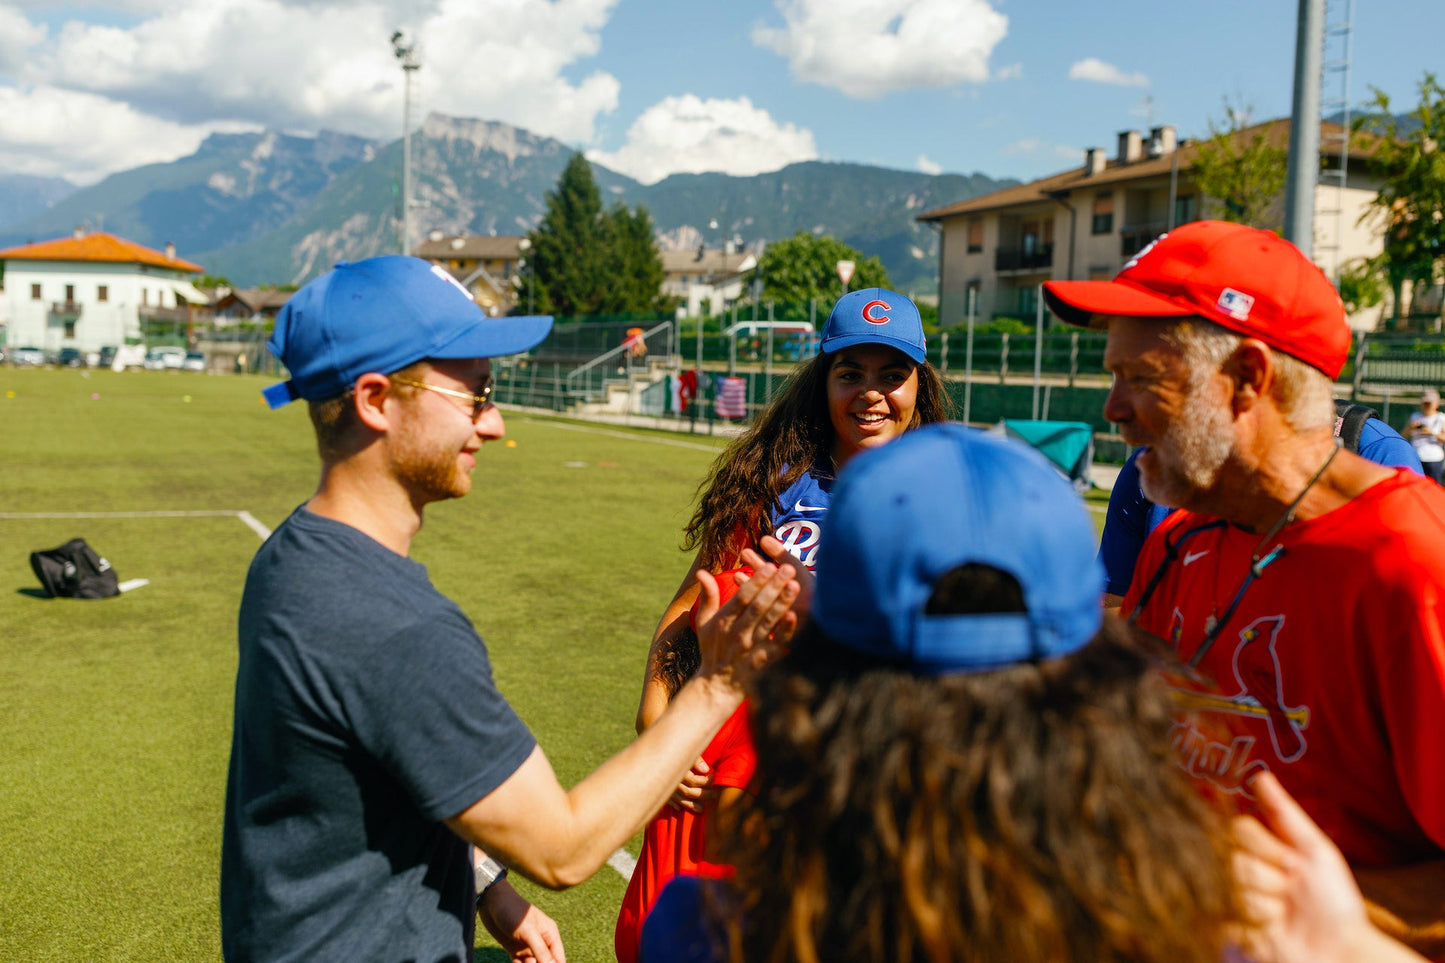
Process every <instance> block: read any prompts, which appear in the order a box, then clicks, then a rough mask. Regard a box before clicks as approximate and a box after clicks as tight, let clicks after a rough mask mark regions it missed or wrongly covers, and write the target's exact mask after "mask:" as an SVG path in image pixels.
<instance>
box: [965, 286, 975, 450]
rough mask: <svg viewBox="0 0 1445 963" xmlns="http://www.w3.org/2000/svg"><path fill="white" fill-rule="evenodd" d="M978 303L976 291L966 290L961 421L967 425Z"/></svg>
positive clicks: (970, 398)
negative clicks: (974, 315)
mask: <svg viewBox="0 0 1445 963" xmlns="http://www.w3.org/2000/svg"><path fill="white" fill-rule="evenodd" d="M977 303H978V291H977V290H976V289H974V288H969V289H968V334H967V336H966V338H965V339H964V347H963V421H964V424H969V423H970V422H969V415H970V414H971V413H972V412H971V411H970V410H969V407H970V402H972V401H973V312H974V308H975V307H976V305H977Z"/></svg>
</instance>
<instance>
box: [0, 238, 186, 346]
mask: <svg viewBox="0 0 1445 963" xmlns="http://www.w3.org/2000/svg"><path fill="white" fill-rule="evenodd" d="M202 270H203V268H202V267H201V266H200V265H199V264H192V263H191V262H190V261H184V260H181V259H180V258H178V257H176V252H175V247H174V246H173V245H170V244H167V245H166V251H165V253H162V252H160V251H155V250H152V249H150V248H148V247H145V246H143V245H140V244H136V243H135V242H134V241H127V240H125V239H124V238H120V237H116V236H115V235H113V234H102V233H94V234H86V233H84V232H83V231H80V230H77V231H76V232H75V235H74V236H72V237H67V238H60V239H57V240H53V241H39V242H37V243H34V244H26V245H24V246H22V247H13V248H9V249H7V250H3V251H0V272H3V282H4V299H5V305H6V308H7V309H8V314H9V332H8V341H9V343H10V346H11V347H16V348H20V347H36V348H43V349H45V350H46V351H50V352H55V351H59V350H60V349H61V348H79V349H80V350H81V351H98V350H100V349H101V348H103V347H106V346H107V345H116V346H119V345H123V344H127V343H131V344H134V343H139V342H140V341H141V340H142V339H143V330H144V329H143V322H146V321H164V322H172V323H174V324H176V325H177V327H179V326H180V325H183V324H185V323H186V322H188V321H189V320H190V316H191V312H192V311H193V310H194V308H195V307H199V306H204V305H205V304H206V297H205V295H203V294H202V293H201V292H200V291H198V290H196V288H195V286H194V285H192V284H191V277H192V275H195V274H199V273H200V272H201V271H202Z"/></svg>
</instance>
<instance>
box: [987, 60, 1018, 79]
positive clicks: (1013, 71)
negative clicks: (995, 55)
mask: <svg viewBox="0 0 1445 963" xmlns="http://www.w3.org/2000/svg"><path fill="white" fill-rule="evenodd" d="M1023 75H1024V65H1023V64H1009V65H1008V66H1007V67H1000V68H998V69H997V70H995V71H994V72H993V79H994V80H1014V79H1017V78H1019V77H1022V76H1023Z"/></svg>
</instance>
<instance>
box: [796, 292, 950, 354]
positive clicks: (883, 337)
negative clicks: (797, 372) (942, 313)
mask: <svg viewBox="0 0 1445 963" xmlns="http://www.w3.org/2000/svg"><path fill="white" fill-rule="evenodd" d="M855 344H886V345H888V347H890V348H897V349H898V350H899V351H902V352H903V353H904V354H906V355H908V357H910V358H912V359H913V362H914V364H923V362H924V360H925V359H926V358H927V357H928V343H927V342H926V341H925V340H924V338H923V319H922V318H920V317H919V316H918V305H916V304H914V303H913V301H912V300H910V299H909V298H908V297H906V296H905V295H902V294H899V293H898V292H897V291H888V290H885V289H883V288H865V289H863V290H862V291H850V292H848V293H847V294H845V295H843V296H842V297H841V298H839V299H838V303H837V304H835V305H833V311H832V313H831V314H829V315H828V321H827V323H826V324H824V325H823V340H822V341H821V342H820V343H819V345H818V349H819V350H820V351H822V352H823V353H824V354H832V353H833V352H834V351H841V350H842V349H843V348H851V347H853V345H855Z"/></svg>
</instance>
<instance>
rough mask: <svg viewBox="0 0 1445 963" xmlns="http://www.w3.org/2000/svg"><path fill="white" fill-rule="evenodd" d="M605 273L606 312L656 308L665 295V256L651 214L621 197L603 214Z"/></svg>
mask: <svg viewBox="0 0 1445 963" xmlns="http://www.w3.org/2000/svg"><path fill="white" fill-rule="evenodd" d="M601 240H602V247H603V264H604V267H603V273H604V275H605V278H606V286H605V287H604V288H603V291H602V294H601V297H600V298H599V299H598V308H599V310H600V311H602V312H603V313H608V314H623V313H643V312H647V311H655V310H657V309H658V308H659V307H660V304H661V298H662V280H663V269H662V257H661V256H660V255H659V254H658V253H657V242H656V240H654V231H653V227H652V217H651V215H649V214H648V213H647V208H645V207H643V206H641V205H640V204H639V205H638V207H637V209H636V210H635V211H634V210H629V209H628V207H627V205H626V204H623V203H622V202H621V201H618V202H617V203H616V204H614V205H613V206H612V209H611V210H610V211H608V212H607V213H606V214H605V215H603V218H602V230H601Z"/></svg>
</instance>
